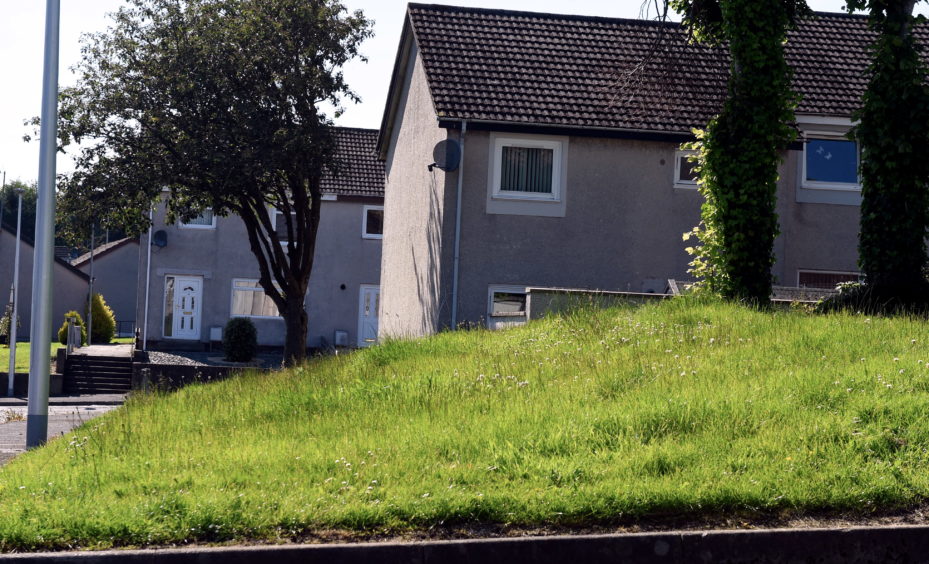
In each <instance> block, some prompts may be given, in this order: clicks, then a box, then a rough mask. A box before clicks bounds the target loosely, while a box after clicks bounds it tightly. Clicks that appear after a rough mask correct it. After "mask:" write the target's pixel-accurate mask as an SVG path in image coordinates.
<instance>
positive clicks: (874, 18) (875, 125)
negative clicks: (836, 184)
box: [848, 0, 929, 309]
mask: <svg viewBox="0 0 929 564" xmlns="http://www.w3.org/2000/svg"><path fill="white" fill-rule="evenodd" d="M916 3H917V1H916V0H848V9H849V11H853V10H866V11H867V12H868V16H869V18H868V20H869V23H870V26H871V28H872V29H874V30H875V31H876V32H877V39H876V40H875V42H874V44H873V45H872V47H871V62H870V65H869V67H868V76H869V83H868V87H867V90H866V91H865V94H864V99H863V102H862V108H861V110H860V111H859V112H858V113H857V114H856V116H855V117H856V118H857V119H858V121H859V123H858V125H857V126H856V127H855V128H854V131H853V134H854V136H855V137H856V138H857V140H858V142H859V143H860V145H861V151H862V155H863V157H864V158H863V159H862V162H861V183H862V188H861V196H862V202H861V232H860V237H859V243H858V255H859V262H860V265H861V269H862V272H863V273H864V275H865V286H864V288H863V291H862V292H863V295H861V296H854V295H853V296H852V297H853V299H854V300H855V301H856V302H857V301H860V299H864V300H865V302H866V303H858V304H856V305H857V306H859V307H860V306H864V307H866V308H867V309H899V308H904V309H912V308H913V307H914V306H915V307H917V308H919V309H926V308H927V307H929V284H927V282H926V268H927V265H929V258H927V254H926V236H927V234H929V159H926V155H925V148H926V147H927V146H929V85H927V78H929V73H927V67H926V64H925V62H924V61H923V59H922V56H921V53H922V48H921V46H920V45H919V44H918V43H917V41H916V38H915V37H914V34H913V27H914V25H915V24H916V23H917V22H918V21H920V20H921V19H922V18H920V17H918V16H914V15H913V9H914V7H915V5H916Z"/></svg>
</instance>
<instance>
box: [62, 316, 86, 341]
mask: <svg viewBox="0 0 929 564" xmlns="http://www.w3.org/2000/svg"><path fill="white" fill-rule="evenodd" d="M69 317H73V318H75V321H74V322H75V323H76V324H77V325H79V326H80V327H81V344H82V345H85V344H87V327H86V326H84V320H83V319H81V314H79V313H78V312H76V311H74V310H71V311H69V312H68V313H66V314H65V322H64V323H63V324H62V326H61V329H59V330H58V342H59V343H61V344H62V345H67V344H68V318H69Z"/></svg>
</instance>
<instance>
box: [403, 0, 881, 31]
mask: <svg viewBox="0 0 929 564" xmlns="http://www.w3.org/2000/svg"><path fill="white" fill-rule="evenodd" d="M407 8H408V9H414V8H416V9H425V10H434V11H440V12H469V13H479V14H489V15H491V14H492V15H507V16H517V17H520V16H521V17H535V18H543V19H567V20H572V21H596V22H604V23H607V22H609V23H619V22H621V23H625V24H633V25H654V26H666V27H682V26H681V22H674V21H661V20H650V19H643V18H618V17H614V16H591V15H586V14H562V13H557V12H535V11H532V10H512V9H506V8H478V7H475V6H456V5H453V4H429V3H422V2H410V3H408V4H407ZM813 15H814V16H816V17H840V18H854V19H866V18H867V17H868V16H867V15H866V14H849V13H847V12H824V11H814V12H813Z"/></svg>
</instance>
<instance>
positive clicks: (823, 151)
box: [806, 139, 858, 184]
mask: <svg viewBox="0 0 929 564" xmlns="http://www.w3.org/2000/svg"><path fill="white" fill-rule="evenodd" d="M806 180H807V181H808V182H823V183H833V184H835V183H840V184H858V145H857V143H855V142H854V141H839V140H834V139H810V140H808V141H807V143H806Z"/></svg>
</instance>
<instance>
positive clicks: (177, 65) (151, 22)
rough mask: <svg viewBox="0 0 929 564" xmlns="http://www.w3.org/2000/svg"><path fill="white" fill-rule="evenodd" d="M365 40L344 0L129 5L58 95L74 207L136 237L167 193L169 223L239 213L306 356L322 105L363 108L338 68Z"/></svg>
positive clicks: (134, 1)
mask: <svg viewBox="0 0 929 564" xmlns="http://www.w3.org/2000/svg"><path fill="white" fill-rule="evenodd" d="M369 35H371V23H370V22H369V21H368V20H367V19H365V17H364V16H363V14H362V13H361V12H354V13H352V14H349V13H347V11H346V10H345V8H344V6H343V5H342V4H341V3H339V2H338V1H337V0H129V6H127V7H124V8H121V9H120V10H119V11H118V12H117V13H116V14H114V15H113V24H112V26H111V27H110V28H109V29H108V30H107V31H106V32H104V33H98V34H95V35H91V36H88V37H86V38H85V40H84V45H83V59H82V61H81V62H80V63H79V64H78V65H77V69H76V70H77V74H78V83H77V85H76V86H75V87H73V88H70V89H67V90H65V91H64V92H63V93H62V97H61V110H60V116H61V117H60V121H61V130H60V131H61V133H60V135H61V138H62V139H61V141H62V143H63V144H64V145H66V146H67V145H69V144H71V143H74V142H79V143H80V144H81V145H80V146H81V148H80V153H79V155H78V157H77V159H76V170H75V172H74V173H73V174H72V175H71V176H70V177H69V178H68V179H67V181H66V182H65V183H64V184H63V190H64V195H65V198H66V199H67V200H70V201H71V202H72V203H75V205H82V206H84V209H92V210H95V212H94V213H96V214H98V216H99V215H100V214H105V215H106V217H107V220H108V221H111V222H112V223H113V224H114V225H119V226H123V227H127V228H130V229H131V228H132V227H133V226H135V227H136V228H141V227H144V226H145V224H146V221H147V220H146V214H147V211H148V209H149V208H150V206H151V205H152V204H153V203H154V202H157V201H158V200H159V198H161V197H162V196H164V197H165V198H166V200H167V207H168V212H169V217H170V218H172V219H190V218H192V217H194V216H196V215H197V214H199V213H200V212H201V211H202V210H203V209H205V208H207V207H210V208H212V210H213V213H214V214H217V215H220V216H224V215H230V214H231V215H235V216H238V217H239V218H241V220H242V221H243V222H244V225H245V229H246V232H247V234H248V243H249V246H250V248H251V250H252V252H253V254H254V255H255V257H256V261H257V266H258V270H259V272H260V275H259V281H260V284H261V286H262V288H263V289H264V291H265V293H266V294H267V295H268V296H269V297H270V298H271V299H272V300H273V301H274V303H275V304H276V305H277V307H278V310H279V311H280V313H281V315H282V316H283V317H284V319H285V322H286V326H287V337H286V342H285V358H286V359H287V360H289V361H290V360H295V359H300V358H302V357H303V356H304V355H305V350H306V349H305V347H306V327H307V318H306V311H305V309H304V305H303V303H304V298H305V295H306V289H307V284H308V280H309V276H310V272H311V270H312V264H313V255H314V250H315V240H316V230H317V227H318V225H319V213H320V206H319V201H320V195H321V194H320V178H321V175H322V173H323V170H324V169H325V168H326V167H329V168H330V169H334V168H337V163H335V162H334V146H333V140H332V138H331V134H330V126H331V118H330V116H328V115H326V114H325V113H324V112H323V111H322V110H321V109H320V104H322V103H324V102H328V103H330V104H332V105H333V107H335V108H336V112H340V111H342V110H341V108H342V104H343V102H344V101H346V100H348V101H357V97H356V95H355V94H354V93H353V92H352V91H351V89H350V88H349V86H348V85H347V84H346V83H345V81H344V79H343V76H342V72H341V70H340V69H341V67H342V66H343V65H344V64H345V63H346V62H347V61H349V60H350V59H352V58H355V57H359V52H358V49H359V45H360V43H361V42H362V41H363V40H364V39H365V38H367V37H368V36H369ZM72 207H75V206H72ZM269 208H273V209H276V210H279V211H280V212H282V213H281V218H282V221H283V224H284V226H283V229H282V230H283V231H285V232H286V243H284V244H281V242H280V241H279V239H278V235H277V234H278V226H276V225H275V224H274V221H273V219H272V214H269Z"/></svg>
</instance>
